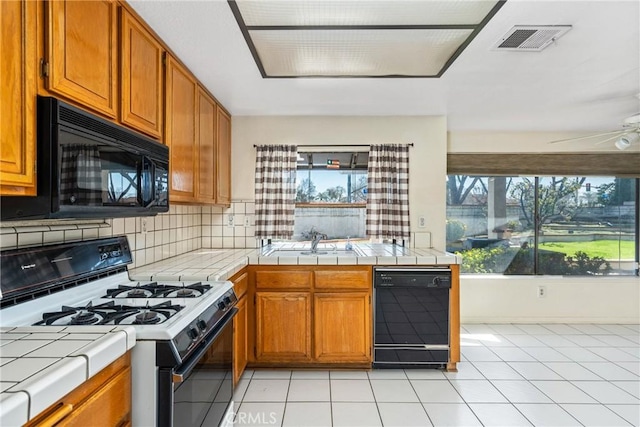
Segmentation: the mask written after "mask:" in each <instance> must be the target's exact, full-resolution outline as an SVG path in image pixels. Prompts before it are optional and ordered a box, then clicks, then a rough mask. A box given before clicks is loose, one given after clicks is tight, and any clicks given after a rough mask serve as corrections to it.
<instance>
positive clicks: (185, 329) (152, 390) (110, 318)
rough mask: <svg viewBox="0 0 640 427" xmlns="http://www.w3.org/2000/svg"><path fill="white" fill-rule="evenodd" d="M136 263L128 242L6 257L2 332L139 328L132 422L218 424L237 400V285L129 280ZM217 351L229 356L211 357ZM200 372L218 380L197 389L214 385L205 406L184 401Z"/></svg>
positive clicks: (72, 246)
mask: <svg viewBox="0 0 640 427" xmlns="http://www.w3.org/2000/svg"><path fill="white" fill-rule="evenodd" d="M130 262H131V252H130V250H129V246H128V242H127V239H126V237H117V238H107V239H98V240H92V241H86V242H76V243H74V244H61V245H50V246H43V247H38V248H30V249H20V250H12V251H4V252H2V261H1V263H2V264H1V265H2V278H1V279H2V281H1V286H2V300H1V301H0V303H1V305H2V308H1V311H0V315H1V317H2V326H30V325H38V326H41V327H46V326H58V327H60V326H65V327H69V326H73V329H74V330H76V331H82V330H86V331H87V332H90V331H91V330H92V329H96V328H97V327H100V326H102V325H131V326H133V327H134V328H135V329H136V346H135V347H134V348H133V349H132V400H133V402H132V403H133V419H132V421H133V425H134V426H154V425H160V426H171V425H172V422H173V420H174V419H180V420H181V421H184V420H186V419H191V421H190V422H188V424H190V425H201V424H202V423H203V422H205V420H206V422H207V423H208V424H209V423H210V422H211V421H214V422H215V423H218V424H219V423H220V422H221V421H222V418H223V417H224V412H225V411H227V409H228V406H229V403H230V402H231V395H232V384H231V383H232V381H231V360H230V359H229V354H231V351H232V327H231V326H230V325H231V319H232V317H233V315H234V314H235V311H237V309H235V308H234V306H235V303H236V301H237V299H236V296H235V294H234V292H233V285H232V284H231V282H193V281H189V282H150V281H149V282H138V281H131V280H130V279H129V276H128V273H127V270H126V268H127V267H126V266H127V264H129V263H130ZM217 347H220V348H219V349H217V350H216V348H217ZM216 351H217V352H218V353H217V354H218V356H220V357H223V359H224V360H223V361H222V360H221V359H220V357H216V358H215V359H216V360H215V361H208V359H209V358H211V357H212V354H213V353H214V352H216ZM154 362H155V363H154ZM221 362H224V363H221ZM192 372H193V373H195V374H196V375H194V376H192V375H191V374H192ZM202 373H207V374H208V375H209V376H210V377H213V378H218V379H219V380H220V381H215V380H210V381H209V384H199V385H200V386H205V387H207V386H211V387H212V393H211V394H212V396H211V402H210V405H209V407H207V408H204V407H203V406H202V405H197V406H195V407H194V406H193V405H190V403H192V402H193V401H194V400H195V399H193V398H191V397H190V396H186V395H185V394H188V391H190V389H192V388H193V387H192V385H193V384H192V385H187V384H188V383H189V381H191V382H193V381H194V380H195V378H196V377H198V374H202ZM200 376H201V375H200ZM190 377H193V378H194V379H193V380H189V378H190ZM181 389H182V390H183V392H182V395H185V396H182V395H181V394H180V390H181ZM199 399H201V397H199ZM222 406H224V408H222ZM214 407H215V410H214ZM222 410H224V411H222ZM221 414H222V415H221ZM183 424H184V422H181V423H180V424H175V425H183Z"/></svg>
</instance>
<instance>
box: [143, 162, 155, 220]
mask: <svg viewBox="0 0 640 427" xmlns="http://www.w3.org/2000/svg"><path fill="white" fill-rule="evenodd" d="M143 162H147V163H149V169H150V173H149V175H150V176H151V199H150V200H144V201H143V202H142V203H141V204H142V205H143V207H144V208H145V209H148V208H150V207H151V206H153V205H155V204H156V203H157V200H156V164H155V163H154V162H153V160H151V159H150V158H149V157H147V156H144V157H143ZM140 188H142V187H140ZM145 203H146V204H145Z"/></svg>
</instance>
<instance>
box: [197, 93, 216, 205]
mask: <svg viewBox="0 0 640 427" xmlns="http://www.w3.org/2000/svg"><path fill="white" fill-rule="evenodd" d="M216 107H217V105H216V102H215V101H214V100H213V98H211V97H210V96H209V95H208V94H207V93H206V92H205V91H204V90H202V88H198V145H197V147H198V166H199V167H198V201H199V202H202V203H215V201H216V191H215V172H216V169H217V168H216V164H215V149H216V147H215V142H216V116H217V115H216Z"/></svg>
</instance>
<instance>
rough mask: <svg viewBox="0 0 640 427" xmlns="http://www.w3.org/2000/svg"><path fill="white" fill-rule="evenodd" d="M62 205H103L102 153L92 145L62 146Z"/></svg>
mask: <svg viewBox="0 0 640 427" xmlns="http://www.w3.org/2000/svg"><path fill="white" fill-rule="evenodd" d="M61 163H62V165H61V171H60V203H61V204H63V205H78V206H96V205H102V164H101V161H100V152H99V150H98V148H97V147H96V146H92V145H66V146H62V156H61Z"/></svg>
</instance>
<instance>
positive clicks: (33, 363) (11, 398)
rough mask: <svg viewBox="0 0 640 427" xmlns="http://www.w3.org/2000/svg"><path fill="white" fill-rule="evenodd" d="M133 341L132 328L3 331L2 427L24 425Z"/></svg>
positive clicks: (0, 346)
mask: <svg viewBox="0 0 640 427" xmlns="http://www.w3.org/2000/svg"><path fill="white" fill-rule="evenodd" d="M135 343H136V331H135V329H134V328H133V327H132V326H82V329H81V330H79V329H78V328H77V327H73V326H69V327H64V326H60V327H56V326H25V327H2V328H0V391H1V394H0V425H1V426H21V425H23V424H25V423H26V422H27V421H29V420H30V419H32V418H33V417H35V416H36V415H38V414H39V413H40V412H42V411H43V410H45V409H47V408H48V407H49V406H50V405H51V404H53V403H55V402H56V401H57V400H58V399H60V398H62V397H64V396H65V395H66V394H67V393H69V392H70V391H72V390H74V389H75V388H77V387H78V386H80V385H82V383H84V382H85V381H86V380H88V379H89V378H91V377H92V376H94V375H95V374H97V373H98V372H100V371H101V370H102V369H103V368H105V367H106V366H107V365H109V364H110V363H112V362H113V361H115V360H116V359H117V358H118V357H120V356H122V355H123V354H125V353H126V352H127V351H128V350H130V349H131V348H132V347H133V346H134V345H135Z"/></svg>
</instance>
